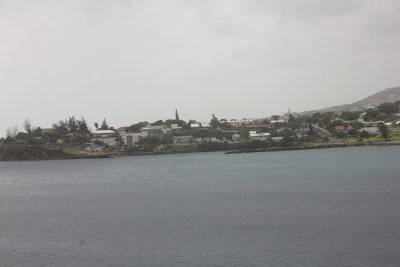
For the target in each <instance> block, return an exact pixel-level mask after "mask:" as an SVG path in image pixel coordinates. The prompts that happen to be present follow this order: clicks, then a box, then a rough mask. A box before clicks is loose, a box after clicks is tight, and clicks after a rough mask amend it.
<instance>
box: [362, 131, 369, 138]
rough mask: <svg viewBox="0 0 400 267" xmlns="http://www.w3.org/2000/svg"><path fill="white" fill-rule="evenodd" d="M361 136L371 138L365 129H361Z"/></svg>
mask: <svg viewBox="0 0 400 267" xmlns="http://www.w3.org/2000/svg"><path fill="white" fill-rule="evenodd" d="M360 138H369V133H368V132H367V131H365V130H363V131H361V133H360Z"/></svg>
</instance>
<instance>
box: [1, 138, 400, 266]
mask: <svg viewBox="0 0 400 267" xmlns="http://www.w3.org/2000/svg"><path fill="white" fill-rule="evenodd" d="M399 265H400V146H393V147H357V148H336V149H321V150H303V151H286V152H272V153H254V154H234V155H224V154H223V153H220V152H219V153H195V154H179V155H160V156H136V157H121V158H116V159H91V160H61V161H34V162H32V161H31V162H28V161H26V162H0V266H399Z"/></svg>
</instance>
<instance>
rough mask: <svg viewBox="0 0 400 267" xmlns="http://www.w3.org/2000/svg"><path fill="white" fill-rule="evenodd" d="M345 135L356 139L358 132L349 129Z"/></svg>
mask: <svg viewBox="0 0 400 267" xmlns="http://www.w3.org/2000/svg"><path fill="white" fill-rule="evenodd" d="M347 134H348V135H349V136H350V137H353V138H357V136H358V135H359V133H358V131H357V130H356V129H350V130H348V132H347Z"/></svg>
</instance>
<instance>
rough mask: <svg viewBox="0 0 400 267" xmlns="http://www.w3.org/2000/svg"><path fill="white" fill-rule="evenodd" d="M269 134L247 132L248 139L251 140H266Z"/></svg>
mask: <svg viewBox="0 0 400 267" xmlns="http://www.w3.org/2000/svg"><path fill="white" fill-rule="evenodd" d="M270 135H271V134H270V133H257V132H256V131H249V137H250V139H252V140H267V139H268V137H269V136H270Z"/></svg>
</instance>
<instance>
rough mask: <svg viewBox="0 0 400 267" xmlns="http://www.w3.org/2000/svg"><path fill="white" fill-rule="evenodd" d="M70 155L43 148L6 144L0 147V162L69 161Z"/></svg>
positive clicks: (57, 150)
mask: <svg viewBox="0 0 400 267" xmlns="http://www.w3.org/2000/svg"><path fill="white" fill-rule="evenodd" d="M69 158H73V156H72V155H71V154H68V153H65V152H64V151H62V150H61V149H48V148H45V147H43V146H37V145H36V146H29V145H23V144H6V145H2V146H0V161H1V160H7V161H9V160H46V159H69Z"/></svg>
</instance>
